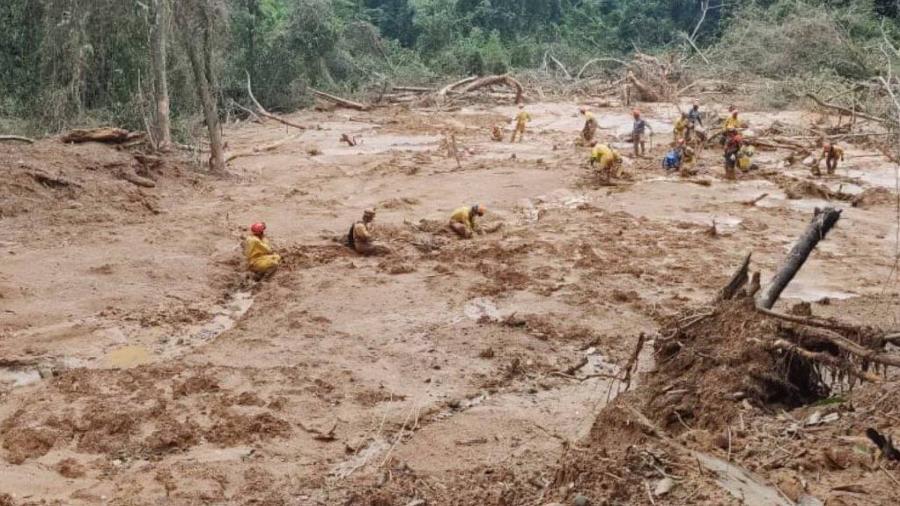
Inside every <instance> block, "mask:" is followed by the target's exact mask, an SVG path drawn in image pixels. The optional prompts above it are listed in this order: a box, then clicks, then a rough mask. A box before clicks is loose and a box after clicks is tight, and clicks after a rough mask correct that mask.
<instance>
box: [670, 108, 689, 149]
mask: <svg viewBox="0 0 900 506" xmlns="http://www.w3.org/2000/svg"><path fill="white" fill-rule="evenodd" d="M689 125H690V122H689V121H688V115H687V114H686V113H681V117H680V118H678V121H676V122H675V128H673V129H672V142H674V143H675V144H676V145H677V144H678V140H679V139H684V136H685V135H686V134H687V130H688V126H689Z"/></svg>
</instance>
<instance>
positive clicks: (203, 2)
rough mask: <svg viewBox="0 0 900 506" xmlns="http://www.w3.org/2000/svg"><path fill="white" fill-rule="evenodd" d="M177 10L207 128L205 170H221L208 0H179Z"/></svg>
mask: <svg viewBox="0 0 900 506" xmlns="http://www.w3.org/2000/svg"><path fill="white" fill-rule="evenodd" d="M176 5H178V6H179V7H180V8H181V10H180V12H178V13H177V14H176V18H177V19H178V23H179V30H180V32H181V37H182V40H183V41H184V47H185V49H186V50H187V54H188V59H189V60H190V61H191V70H192V71H193V74H194V85H195V86H196V87H197V95H198V96H199V97H200V102H201V103H202V104H203V116H204V118H205V119H206V128H207V130H208V131H209V150H210V157H209V170H210V171H211V172H216V173H222V172H225V147H224V142H223V140H222V130H221V128H220V127H219V108H218V106H217V104H216V93H215V86H216V80H215V74H214V72H213V65H212V52H213V47H212V29H213V27H212V16H213V13H212V12H210V9H211V6H210V4H209V2H208V0H179V2H178V3H177V4H176Z"/></svg>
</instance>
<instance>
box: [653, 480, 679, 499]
mask: <svg viewBox="0 0 900 506" xmlns="http://www.w3.org/2000/svg"><path fill="white" fill-rule="evenodd" d="M674 487H675V481H674V480H673V479H672V478H663V479H661V480H659V483H657V484H656V489H655V490H654V491H653V495H655V496H656V497H662V496H664V495H666V494H668V493H669V492H671V491H672V489H673V488H674Z"/></svg>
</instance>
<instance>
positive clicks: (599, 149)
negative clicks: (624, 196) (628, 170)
mask: <svg viewBox="0 0 900 506" xmlns="http://www.w3.org/2000/svg"><path fill="white" fill-rule="evenodd" d="M597 164H600V167H599V168H600V173H601V175H602V176H603V178H604V180H606V181H609V180H610V178H611V177H612V176H615V177H619V168H620V166H621V165H622V157H621V156H620V155H619V153H618V152H617V151H616V150H614V149H613V148H611V147H609V145H608V144H600V143H598V142H595V143H593V149H592V150H591V167H593V166H595V165H597Z"/></svg>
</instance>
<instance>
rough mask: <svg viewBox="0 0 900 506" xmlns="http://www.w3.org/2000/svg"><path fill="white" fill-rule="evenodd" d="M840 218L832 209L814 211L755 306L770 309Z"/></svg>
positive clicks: (835, 210) (838, 212)
mask: <svg viewBox="0 0 900 506" xmlns="http://www.w3.org/2000/svg"><path fill="white" fill-rule="evenodd" d="M840 217H841V211H840V210H837V209H834V208H832V207H826V208H825V209H822V210H819V209H816V213H815V215H814V216H813V219H812V222H811V223H810V224H809V226H808V227H807V228H806V231H804V232H803V235H802V236H800V238H799V239H798V240H797V243H796V244H794V247H793V249H791V252H790V253H789V254H788V256H787V258H786V259H785V262H784V265H782V266H781V268H780V269H778V272H777V273H776V274H775V277H773V278H772V282H771V283H769V286H767V287H766V289H765V290H763V292H762V293H761V294H760V297H759V298H758V299H757V305H758V306H759V307H761V308H763V309H772V307H773V306H774V305H775V302H776V301H777V300H778V298H779V297H780V296H781V292H782V291H784V289H785V288H786V287H787V285H788V283H790V282H791V280H792V279H794V276H795V275H796V274H797V272H798V271H799V270H800V268H801V267H803V263H804V262H806V259H807V258H808V257H809V255H810V253H812V251H813V249H815V247H816V245H817V244H819V241H821V240H822V239H824V238H825V235H826V234H828V232H829V231H830V230H831V229H832V228H833V227H834V225H835V224H836V223H837V221H838V219H840Z"/></svg>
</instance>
